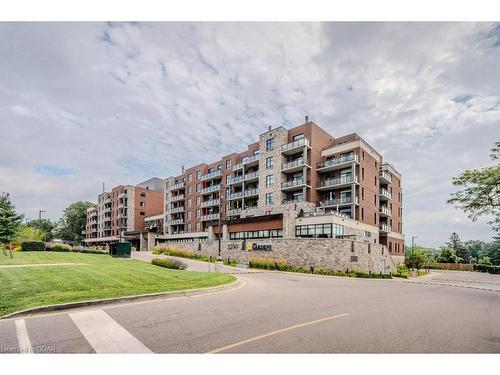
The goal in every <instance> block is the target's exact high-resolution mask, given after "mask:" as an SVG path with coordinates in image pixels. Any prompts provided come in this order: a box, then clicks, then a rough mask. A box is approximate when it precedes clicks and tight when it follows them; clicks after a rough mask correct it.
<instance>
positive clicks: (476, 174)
mask: <svg viewBox="0 0 500 375" xmlns="http://www.w3.org/2000/svg"><path fill="white" fill-rule="evenodd" d="M490 157H491V160H492V161H493V162H494V163H495V164H496V165H494V166H491V167H486V168H481V169H473V170H466V171H465V172H463V173H462V174H460V175H459V176H458V177H455V178H453V181H452V183H453V185H455V186H463V187H464V189H463V190H459V191H458V192H456V193H453V194H451V198H450V199H448V201H447V202H448V203H450V204H453V205H455V207H456V208H459V209H461V210H463V211H464V212H465V213H466V214H468V217H469V218H470V219H472V220H473V221H475V220H476V219H477V218H478V217H479V216H485V215H488V216H489V215H492V216H493V220H492V221H490V222H489V223H490V224H493V229H494V230H495V231H496V232H498V233H499V234H500V164H499V163H498V160H499V159H500V142H495V144H494V146H493V148H492V149H491V154H490Z"/></svg>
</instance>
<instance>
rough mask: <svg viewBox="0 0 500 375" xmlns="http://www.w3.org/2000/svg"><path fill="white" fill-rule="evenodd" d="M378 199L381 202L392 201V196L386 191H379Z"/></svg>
mask: <svg viewBox="0 0 500 375" xmlns="http://www.w3.org/2000/svg"><path fill="white" fill-rule="evenodd" d="M379 197H380V200H381V201H387V200H390V199H392V194H391V193H389V191H388V190H387V189H380V192H379Z"/></svg>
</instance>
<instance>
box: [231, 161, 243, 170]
mask: <svg viewBox="0 0 500 375" xmlns="http://www.w3.org/2000/svg"><path fill="white" fill-rule="evenodd" d="M241 168H243V163H239V164H235V165H233V167H232V168H231V169H232V170H233V171H238V170H240V169H241Z"/></svg>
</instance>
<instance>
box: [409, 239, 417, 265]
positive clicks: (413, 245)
mask: <svg viewBox="0 0 500 375" xmlns="http://www.w3.org/2000/svg"><path fill="white" fill-rule="evenodd" d="M415 238H418V236H413V237H412V238H411V271H412V272H413V268H414V265H415V258H414V257H413V251H414V248H415Z"/></svg>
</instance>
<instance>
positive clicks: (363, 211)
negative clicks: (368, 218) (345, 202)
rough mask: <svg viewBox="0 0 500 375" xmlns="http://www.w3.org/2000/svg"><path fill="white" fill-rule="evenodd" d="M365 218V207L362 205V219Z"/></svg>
mask: <svg viewBox="0 0 500 375" xmlns="http://www.w3.org/2000/svg"><path fill="white" fill-rule="evenodd" d="M364 219H365V209H364V208H363V207H361V220H364Z"/></svg>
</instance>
